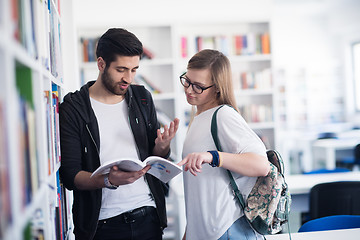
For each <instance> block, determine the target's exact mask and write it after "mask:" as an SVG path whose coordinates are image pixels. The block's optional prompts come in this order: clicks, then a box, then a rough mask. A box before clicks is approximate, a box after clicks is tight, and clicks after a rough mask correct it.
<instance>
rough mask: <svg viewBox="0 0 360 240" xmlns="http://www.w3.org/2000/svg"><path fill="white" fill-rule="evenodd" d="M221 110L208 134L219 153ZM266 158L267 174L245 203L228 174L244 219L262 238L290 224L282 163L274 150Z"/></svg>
mask: <svg viewBox="0 0 360 240" xmlns="http://www.w3.org/2000/svg"><path fill="white" fill-rule="evenodd" d="M221 107H222V106H220V107H219V108H218V109H217V110H216V111H215V112H214V115H213V117H212V121H211V134H212V137H213V139H214V142H215V145H216V147H217V150H218V151H221V146H220V142H219V139H218V135H217V121H216V114H217V111H218V110H219V109H220V108H221ZM266 154H267V158H268V160H269V164H270V171H269V174H268V175H267V176H265V177H258V179H257V181H256V183H255V185H254V187H253V188H252V190H251V192H250V194H249V195H248V197H247V199H246V202H245V201H244V199H243V196H242V194H241V192H240V191H239V189H238V187H237V185H236V183H235V180H234V178H233V176H232V174H231V172H230V171H229V170H227V172H228V175H229V177H230V183H231V186H232V188H233V193H234V195H235V196H236V199H237V200H238V202H239V204H240V206H241V207H242V209H243V210H244V214H245V216H246V219H247V220H248V222H249V223H250V225H251V226H252V227H253V228H254V229H255V230H256V231H257V232H258V233H260V234H262V235H267V234H275V233H278V232H280V231H281V230H282V227H283V224H285V223H286V222H288V220H289V213H290V204H291V195H290V192H289V189H288V186H287V184H286V182H285V177H284V162H283V160H282V158H281V156H280V154H279V153H278V152H277V151H275V150H268V151H267V152H266Z"/></svg>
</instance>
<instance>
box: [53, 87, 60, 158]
mask: <svg viewBox="0 0 360 240" xmlns="http://www.w3.org/2000/svg"><path fill="white" fill-rule="evenodd" d="M59 97H60V87H59V86H58V85H56V84H54V83H53V84H52V100H53V103H52V104H53V118H54V119H53V122H54V135H55V136H54V144H55V162H56V163H59V162H60V161H61V154H60V123H59V101H60V100H59Z"/></svg>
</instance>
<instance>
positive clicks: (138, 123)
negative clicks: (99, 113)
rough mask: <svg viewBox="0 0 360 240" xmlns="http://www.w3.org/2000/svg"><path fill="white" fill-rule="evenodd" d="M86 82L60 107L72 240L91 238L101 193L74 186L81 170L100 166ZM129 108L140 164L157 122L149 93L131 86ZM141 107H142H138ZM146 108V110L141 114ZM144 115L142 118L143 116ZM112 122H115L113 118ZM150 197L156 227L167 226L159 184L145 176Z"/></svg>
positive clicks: (127, 97) (150, 147)
mask: <svg viewBox="0 0 360 240" xmlns="http://www.w3.org/2000/svg"><path fill="white" fill-rule="evenodd" d="M92 84H94V81H93V82H89V83H87V84H85V85H84V86H83V87H81V89H80V91H76V92H74V93H69V94H67V95H66V96H65V97H64V101H63V102H62V103H61V105H60V109H59V118H60V146H61V167H60V177H61V180H62V182H63V184H64V185H65V187H66V188H67V189H69V190H73V193H74V202H73V209H72V212H73V220H74V225H75V228H74V234H75V236H76V239H92V238H93V237H94V234H95V231H96V227H97V223H98V218H99V213H100V207H101V198H102V196H101V195H102V190H101V189H97V190H86V191H84V190H79V189H77V188H76V187H75V185H74V178H75V176H76V174H77V173H78V172H79V171H81V170H84V171H88V172H93V171H94V170H95V169H96V168H98V167H99V166H100V158H99V151H100V147H101V144H100V136H99V127H98V123H97V119H96V116H95V114H94V111H93V109H92V108H91V104H90V98H89V87H90V86H91V85H92ZM125 100H126V102H127V104H128V109H129V121H130V126H131V130H132V132H133V135H134V138H135V142H136V144H137V147H138V150H139V154H140V158H141V160H142V161H143V160H144V159H145V158H147V157H148V156H150V155H152V150H153V148H154V145H155V138H156V131H157V129H158V128H159V123H158V121H157V117H156V111H155V107H154V103H153V100H152V97H151V95H150V93H149V92H148V91H147V90H145V88H144V87H142V86H136V85H131V86H130V87H129V89H128V91H127V93H126V95H125ZM140 104H142V106H140ZM144 109H146V111H143V112H142V110H144ZM144 115H146V116H144ZM114 121H116V119H114ZM145 177H146V180H147V183H148V185H149V188H150V191H151V193H152V195H153V197H154V200H155V204H156V209H157V212H158V215H159V219H160V224H161V226H162V227H163V228H165V227H166V225H167V220H166V209H165V195H164V188H163V184H162V183H161V182H160V180H158V179H157V178H155V177H153V176H151V175H149V174H146V175H145Z"/></svg>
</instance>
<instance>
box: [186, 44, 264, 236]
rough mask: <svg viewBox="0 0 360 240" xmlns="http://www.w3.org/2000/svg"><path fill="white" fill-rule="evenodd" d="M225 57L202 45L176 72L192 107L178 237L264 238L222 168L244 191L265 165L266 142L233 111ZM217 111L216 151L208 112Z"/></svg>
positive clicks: (230, 83) (229, 72)
mask: <svg viewBox="0 0 360 240" xmlns="http://www.w3.org/2000/svg"><path fill="white" fill-rule="evenodd" d="M231 76H232V73H231V66H230V62H229V60H228V58H227V57H226V56H225V55H223V54H222V53H221V52H219V51H216V50H208V49H207V50H202V51H200V52H198V53H197V54H195V55H194V56H193V57H192V58H191V59H190V60H189V62H188V66H187V72H186V73H184V74H182V75H181V76H180V81H181V84H182V85H183V86H184V90H185V94H186V99H187V102H188V103H189V104H190V105H192V106H193V107H194V108H193V109H194V113H193V114H194V117H193V119H192V120H191V123H190V126H189V129H188V132H187V135H186V138H185V142H184V146H183V160H182V161H181V162H180V163H179V165H180V166H183V167H184V191H185V206H186V219H187V225H186V230H185V234H184V237H183V239H184V240H185V239H189V240H197V239H199V240H200V239H201V240H203V239H207V240H212V239H221V240H222V239H263V237H262V236H261V235H259V234H258V233H256V232H255V230H253V229H252V228H251V226H250V225H249V223H248V222H247V221H246V219H245V217H243V211H242V209H241V207H240V206H239V204H238V203H237V201H236V199H235V198H234V196H233V194H232V188H231V185H230V179H229V177H228V175H227V172H226V169H228V170H230V171H232V174H233V176H234V178H235V179H236V182H237V185H238V187H239V190H240V191H241V193H242V194H243V195H245V196H244V197H246V196H247V195H248V194H249V192H250V190H251V189H252V187H253V186H254V184H255V181H256V178H257V177H258V176H266V175H267V174H268V172H269V170H270V166H269V163H268V161H267V158H266V148H265V146H264V144H263V143H262V141H261V140H260V138H259V137H258V136H257V135H256V134H255V133H254V132H253V131H252V130H251V129H250V128H249V126H248V124H247V123H246V122H245V120H244V119H243V118H242V116H241V115H240V114H239V112H238V111H237V107H236V101H235V97H234V93H233V87H232V79H231ZM221 105H225V106H224V107H222V108H221V109H220V110H219V112H218V114H217V121H218V123H217V125H218V136H219V140H220V144H221V146H222V148H223V151H224V152H218V151H216V146H215V143H214V141H213V138H212V136H211V131H210V127H211V118H212V115H213V113H214V112H215V110H216V109H217V108H218V107H219V106H221Z"/></svg>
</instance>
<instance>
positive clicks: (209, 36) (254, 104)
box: [176, 22, 276, 148]
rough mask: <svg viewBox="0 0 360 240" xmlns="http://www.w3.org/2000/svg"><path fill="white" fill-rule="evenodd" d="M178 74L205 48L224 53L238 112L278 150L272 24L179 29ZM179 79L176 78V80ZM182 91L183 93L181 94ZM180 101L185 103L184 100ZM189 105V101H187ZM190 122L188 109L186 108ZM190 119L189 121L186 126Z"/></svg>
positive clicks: (182, 26) (208, 24) (254, 23)
mask: <svg viewBox="0 0 360 240" xmlns="http://www.w3.org/2000/svg"><path fill="white" fill-rule="evenodd" d="M176 32H177V36H176V38H177V41H178V43H177V44H176V45H177V46H178V49H177V50H176V51H177V53H178V54H177V56H178V57H177V62H178V63H179V64H177V66H178V68H177V72H178V74H179V75H180V74H181V73H182V72H184V71H185V70H186V66H187V61H188V60H189V59H190V57H191V56H193V55H194V54H195V53H196V52H197V51H199V50H201V49H205V48H211V49H217V50H219V51H221V52H223V53H224V54H225V55H227V57H228V58H229V60H230V62H231V67H232V72H233V84H234V90H235V96H236V100H237V104H238V107H239V110H240V112H241V114H242V115H243V117H244V118H245V120H246V121H247V122H248V124H249V125H250V127H251V128H252V129H253V130H254V131H255V132H256V133H257V134H258V135H259V136H260V137H261V138H262V140H263V142H264V143H265V145H266V147H267V148H275V147H276V139H275V138H276V124H275V118H276V106H275V104H274V103H275V98H276V96H275V95H276V94H275V93H276V92H275V89H276V88H275V83H274V82H273V77H272V68H271V67H272V64H271V62H272V57H271V48H270V44H271V41H270V23H269V22H229V23H218V22H217V23H215V22H214V23H206V24H191V25H178V26H177V30H176ZM176 80H177V79H176ZM182 92H183V90H182V89H181V90H180V94H183V93H182ZM180 101H184V100H183V99H182V98H181V99H180ZM184 103H185V105H186V104H187V103H186V101H185V102H184ZM183 109H185V110H184V111H183V112H185V116H183V117H184V118H185V119H188V116H189V113H188V111H190V108H189V106H184V107H183ZM187 122H188V120H186V124H187Z"/></svg>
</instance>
